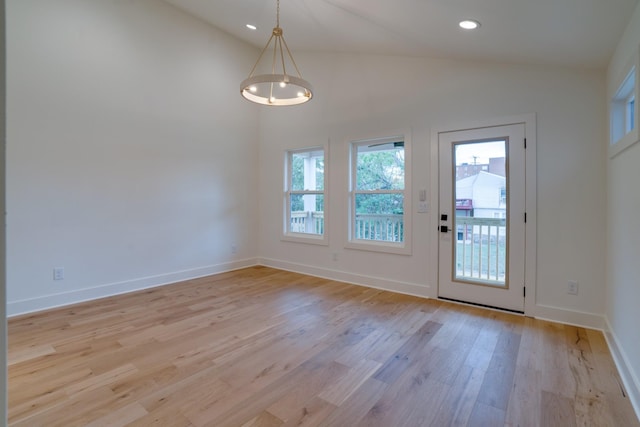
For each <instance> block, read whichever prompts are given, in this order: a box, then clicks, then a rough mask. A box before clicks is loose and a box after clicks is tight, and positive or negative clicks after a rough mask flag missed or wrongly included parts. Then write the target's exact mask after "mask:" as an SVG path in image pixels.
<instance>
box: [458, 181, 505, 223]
mask: <svg viewBox="0 0 640 427" xmlns="http://www.w3.org/2000/svg"><path fill="white" fill-rule="evenodd" d="M506 201H507V197H506V178H505V177H504V176H500V175H496V174H493V173H489V172H484V171H480V173H478V174H477V175H473V176H469V177H467V178H463V179H461V180H459V181H456V202H459V203H456V205H457V206H456V215H458V216H473V217H476V218H505V217H506V206H507V205H506Z"/></svg>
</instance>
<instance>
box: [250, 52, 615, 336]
mask: <svg viewBox="0 0 640 427" xmlns="http://www.w3.org/2000/svg"><path fill="white" fill-rule="evenodd" d="M295 57H296V60H297V61H298V63H299V65H300V67H301V71H302V73H303V75H304V76H305V78H307V79H308V80H310V81H311V82H312V83H313V84H314V86H315V88H316V97H315V98H314V99H313V100H312V101H311V102H310V103H309V104H306V105H304V106H302V107H300V108H296V109H283V110H275V109H274V110H268V111H266V112H265V113H264V114H263V116H262V121H261V129H260V133H261V149H260V150H261V154H260V163H261V168H260V205H261V210H260V213H261V217H260V221H261V222H260V254H261V256H262V257H264V262H265V263H267V264H269V265H275V266H280V267H286V268H291V269H295V270H300V271H307V272H311V273H314V274H320V275H324V276H330V277H335V278H342V279H345V280H352V281H356V282H363V283H369V284H374V285H376V286H383V287H388V288H393V289H399V290H403V291H407V292H413V293H417V294H421V295H428V296H436V295H437V290H436V287H437V284H436V283H435V282H434V279H435V274H434V272H435V269H436V268H437V265H436V260H437V254H436V253H433V252H432V249H431V247H432V245H431V242H432V241H433V239H437V236H436V230H435V229H432V228H433V227H432V222H431V216H432V215H437V211H436V210H435V209H436V203H437V194H429V199H430V212H429V213H428V214H418V213H415V212H414V214H413V215H414V217H413V218H414V219H413V254H412V255H411V256H402V255H385V254H380V253H372V252H364V251H356V250H347V249H344V248H343V246H344V236H345V235H346V224H347V218H346V212H347V207H346V188H347V170H348V167H347V148H346V142H345V141H346V140H347V139H349V138H362V137H366V136H375V135H376V134H379V135H385V134H386V133H387V132H388V131H390V130H394V129H400V128H411V129H412V136H413V193H414V194H413V199H414V201H415V202H414V207H416V208H417V199H418V194H419V190H420V189H430V188H431V182H430V179H431V172H430V169H431V167H432V165H433V160H434V159H432V153H434V152H435V151H433V150H432V147H431V130H432V129H433V128H435V129H441V128H443V127H445V126H446V125H447V124H449V123H465V122H470V121H478V120H486V119H493V118H497V117H503V116H510V115H516V114H527V113H536V114H537V137H538V139H537V143H538V145H537V148H538V151H537V156H538V171H537V172H538V174H537V177H538V182H537V185H538V212H537V214H538V236H537V237H538V253H537V255H538V262H537V278H538V280H537V304H538V305H537V308H538V311H537V314H538V315H540V316H542V317H554V318H556V319H557V320H564V321H576V320H575V319H581V320H580V321H581V322H587V323H591V324H593V325H595V326H602V314H603V312H604V303H603V300H604V295H605V291H604V282H605V262H604V259H605V247H604V244H603V242H604V241H605V227H604V223H605V183H604V182H605V161H604V157H605V154H604V153H605V148H604V147H603V146H602V140H603V139H604V137H605V135H606V123H605V117H606V108H605V106H604V105H603V103H602V99H603V97H604V94H605V77H604V73H602V72H592V71H581V70H573V69H562V68H550V67H536V66H521V65H509V64H490V63H478V62H457V61H447V60H438V59H423V58H409V57H399V56H372V55H346V54H345V55H333V54H314V55H312V54H308V55H302V54H298V53H296V54H295ZM327 139H329V140H330V155H329V166H328V167H329V192H330V194H331V195H330V204H331V205H330V212H328V217H329V219H330V225H329V226H330V230H329V233H330V235H329V239H330V244H329V246H328V247H323V246H314V245H304V244H300V243H291V242H283V241H281V240H280V231H281V230H280V227H279V225H280V224H281V223H282V221H281V215H282V182H283V178H282V167H281V165H282V162H283V160H282V158H283V152H284V150H285V149H288V148H297V147H305V146H312V145H319V144H322V143H323V142H325V141H327ZM430 193H433V192H431V191H430ZM576 212H580V214H579V215H576ZM275 224H277V225H278V226H275ZM333 253H337V254H338V261H333V260H332V258H333ZM572 279H573V280H578V281H579V284H580V292H579V295H577V296H571V295H568V294H567V290H566V289H567V281H568V280H572ZM575 312H580V313H575Z"/></svg>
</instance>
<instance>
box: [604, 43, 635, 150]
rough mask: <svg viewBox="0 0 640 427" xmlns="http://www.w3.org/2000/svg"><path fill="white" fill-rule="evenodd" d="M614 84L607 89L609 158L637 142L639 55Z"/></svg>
mask: <svg viewBox="0 0 640 427" xmlns="http://www.w3.org/2000/svg"><path fill="white" fill-rule="evenodd" d="M614 84H615V86H612V87H611V86H610V88H609V93H610V94H611V95H610V98H609V99H610V100H611V102H610V103H609V147H608V152H609V158H613V157H615V156H617V155H618V154H620V153H621V152H622V151H624V150H626V149H627V148H629V147H631V146H632V145H634V144H635V143H637V142H638V141H639V138H638V137H639V135H640V132H639V131H638V122H639V114H638V108H636V107H637V106H636V105H635V101H636V100H637V99H638V93H639V92H640V89H639V86H640V61H639V55H637V54H636V55H635V56H634V58H633V59H632V60H630V61H629V62H628V64H627V66H626V67H625V73H624V74H622V76H621V77H620V78H618V79H617V80H616V81H615V83H614ZM631 126H633V127H631Z"/></svg>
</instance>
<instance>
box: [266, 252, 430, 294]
mask: <svg viewBox="0 0 640 427" xmlns="http://www.w3.org/2000/svg"><path fill="white" fill-rule="evenodd" d="M258 262H259V264H260V265H264V266H265V267H273V268H278V269H280V270H286V271H293V272H295V273H301V274H307V275H309V276H315V277H322V278H323V279H330V280H337V281H340V282H346V283H352V284H354V285H360V286H366V287H369V288H375V289H382V290H384V291H391V292H397V293H399V294H406V295H413V296H417V297H422V298H430V297H431V295H430V289H431V286H429V285H423V284H418V283H410V282H401V281H398V280H390V279H383V278H380V277H373V276H366V275H362V274H354V273H349V272H347V271H339V270H331V269H328V268H322V267H315V266H312V265H305V264H298V263H294V262H289V261H281V260H276V259H270V258H259V260H258Z"/></svg>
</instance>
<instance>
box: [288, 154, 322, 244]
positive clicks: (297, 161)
mask: <svg viewBox="0 0 640 427" xmlns="http://www.w3.org/2000/svg"><path fill="white" fill-rule="evenodd" d="M325 151H326V149H325V148H324V147H319V148H311V149H304V150H291V151H287V153H286V156H285V171H286V172H285V191H284V206H285V208H284V212H285V215H284V239H285V240H302V241H307V242H310V243H320V244H326V242H327V241H326V235H325V226H326V223H325V216H324V213H325V207H326V206H325Z"/></svg>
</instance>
